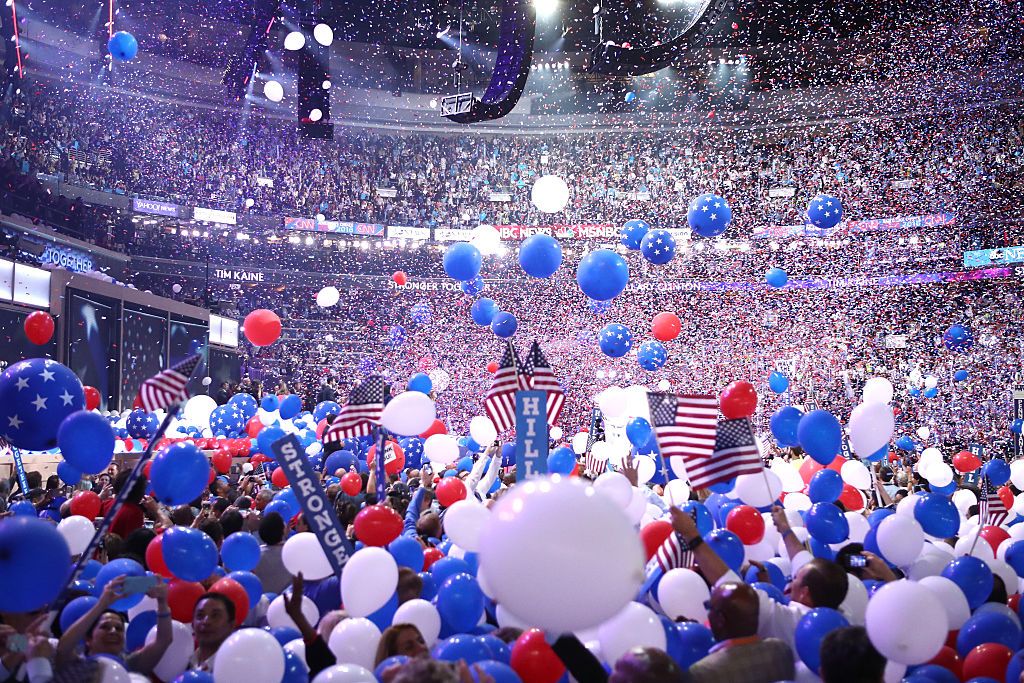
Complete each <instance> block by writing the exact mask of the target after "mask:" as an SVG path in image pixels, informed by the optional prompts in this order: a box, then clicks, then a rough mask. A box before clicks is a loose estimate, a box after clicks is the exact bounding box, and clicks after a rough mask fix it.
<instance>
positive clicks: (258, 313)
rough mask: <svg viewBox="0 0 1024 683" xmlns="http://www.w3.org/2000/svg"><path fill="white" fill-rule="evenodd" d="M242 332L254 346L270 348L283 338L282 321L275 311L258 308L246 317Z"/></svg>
mask: <svg viewBox="0 0 1024 683" xmlns="http://www.w3.org/2000/svg"><path fill="white" fill-rule="evenodd" d="M242 331H243V332H244V333H245V338H246V339H248V340H249V343H251V344H252V345H253V346H270V345H271V344H273V343H274V342H276V341H277V339H278V337H280V336H281V319H280V318H279V317H277V313H274V312H273V311H268V310H267V309H265V308H257V309H256V310H255V311H253V312H252V313H250V314H249V315H247V316H245V322H244V323H243V327H242Z"/></svg>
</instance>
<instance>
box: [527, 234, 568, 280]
mask: <svg viewBox="0 0 1024 683" xmlns="http://www.w3.org/2000/svg"><path fill="white" fill-rule="evenodd" d="M519 265H520V266H521V267H522V269H523V271H524V272H525V273H526V274H527V275H530V276H531V277H537V278H547V277H551V276H552V275H554V274H555V271H557V270H558V268H559V266H561V265H562V245H560V244H559V243H558V240H556V239H555V238H554V237H551V236H550V235H544V234H537V235H531V236H530V237H527V238H526V239H525V240H523V243H522V245H520V247H519Z"/></svg>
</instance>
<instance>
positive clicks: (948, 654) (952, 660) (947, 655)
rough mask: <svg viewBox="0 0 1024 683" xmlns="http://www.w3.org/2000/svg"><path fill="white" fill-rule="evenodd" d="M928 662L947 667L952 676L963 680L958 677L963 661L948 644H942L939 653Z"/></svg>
mask: <svg viewBox="0 0 1024 683" xmlns="http://www.w3.org/2000/svg"><path fill="white" fill-rule="evenodd" d="M928 663H929V664H937V665H939V666H941V667H942V668H944V669H949V670H950V671H952V672H953V675H954V676H956V677H957V678H958V679H960V680H963V679H962V678H961V677H960V673H961V671H962V670H963V662H961V661H960V656H959V655H958V654H957V653H956V650H954V649H953V648H951V647H949V646H948V645H943V646H942V649H941V650H939V654H937V655H935V656H934V657H932V659H931V661H930V662H928Z"/></svg>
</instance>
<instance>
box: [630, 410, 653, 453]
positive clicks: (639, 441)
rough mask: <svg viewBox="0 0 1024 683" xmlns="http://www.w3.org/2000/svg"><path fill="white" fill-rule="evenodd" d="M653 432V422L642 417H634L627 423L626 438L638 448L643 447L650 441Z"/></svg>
mask: <svg viewBox="0 0 1024 683" xmlns="http://www.w3.org/2000/svg"><path fill="white" fill-rule="evenodd" d="M653 434H654V431H653V430H652V429H651V423H650V422H648V421H647V420H645V419H644V418H642V417H634V418H633V419H632V420H630V421H629V422H627V423H626V438H627V439H629V442H630V443H631V444H633V445H634V446H636V447H637V448H643V447H644V446H646V445H647V444H648V443H650V441H651V436H652V435H653Z"/></svg>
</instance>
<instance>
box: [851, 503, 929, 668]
mask: <svg viewBox="0 0 1024 683" xmlns="http://www.w3.org/2000/svg"><path fill="white" fill-rule="evenodd" d="M887 519H891V517H888V518H887ZM865 622H866V626H867V631H868V637H869V638H870V639H871V643H872V644H873V645H874V646H875V649H876V650H878V651H879V652H880V653H881V654H882V655H883V656H884V657H886V658H888V659H891V660H893V661H895V662H899V663H900V664H907V665H911V664H921V663H922V662H927V661H928V660H929V659H931V658H932V657H934V656H935V655H936V654H938V652H939V650H940V649H942V646H943V644H945V642H946V637H947V636H948V634H949V618H948V617H947V616H946V610H945V608H944V607H943V606H942V603H941V602H940V601H939V599H938V598H937V597H936V596H935V594H934V593H933V592H932V591H930V590H929V589H928V588H926V587H924V586H922V585H920V584H917V583H913V582H911V581H907V580H900V581H893V582H891V583H887V584H885V585H884V586H882V587H881V588H880V589H879V590H878V592H876V593H875V594H874V595H873V596H872V598H871V600H869V601H868V608H867V612H866V614H865Z"/></svg>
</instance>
